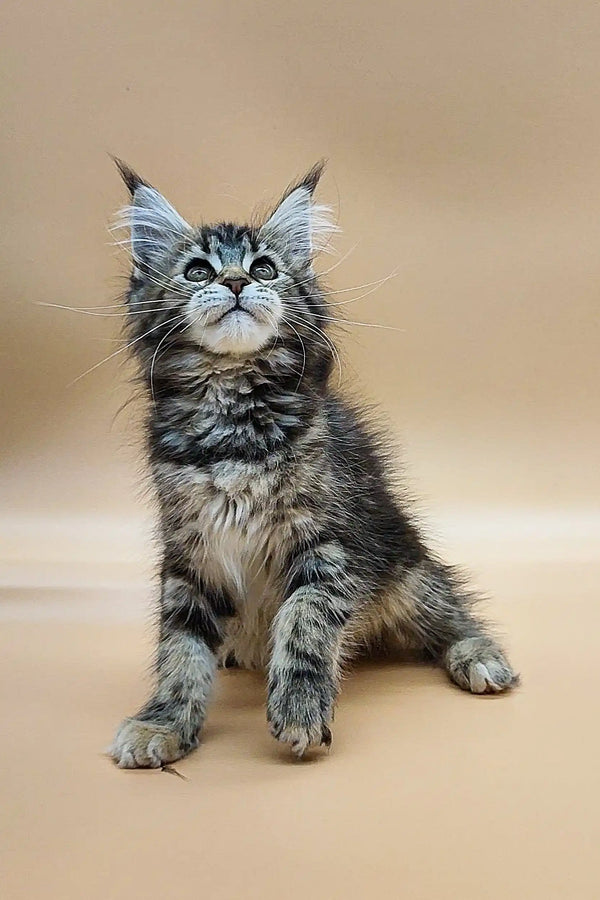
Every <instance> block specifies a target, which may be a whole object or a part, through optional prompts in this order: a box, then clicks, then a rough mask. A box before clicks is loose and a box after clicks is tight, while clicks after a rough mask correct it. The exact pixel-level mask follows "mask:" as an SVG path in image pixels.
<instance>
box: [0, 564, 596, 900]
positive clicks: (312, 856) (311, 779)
mask: <svg viewBox="0 0 600 900" xmlns="http://www.w3.org/2000/svg"><path fill="white" fill-rule="evenodd" d="M480 573H481V575H482V577H483V576H484V577H485V580H486V582H487V584H488V586H489V587H490V589H491V590H493V591H494V593H495V595H496V596H497V597H501V598H502V600H501V601H500V600H499V601H498V602H497V603H496V604H495V605H494V609H493V612H494V613H495V615H496V617H497V618H501V620H502V625H503V630H504V631H505V632H506V633H507V634H508V635H509V636H510V640H509V641H508V643H509V646H510V649H511V654H512V656H513V658H514V660H515V663H516V664H517V665H518V667H519V668H520V670H521V671H522V674H523V686H522V688H521V689H520V690H519V691H518V692H517V693H515V694H513V695H512V696H510V697H503V698H498V699H495V698H475V697H471V696H469V695H466V694H463V693H461V692H460V691H458V690H456V689H453V688H451V687H450V686H448V684H447V683H446V681H445V678H444V676H443V674H442V673H441V672H438V671H435V670H433V669H430V668H427V667H422V666H419V665H395V664H390V665H388V664H386V665H379V664H378V665H367V666H364V667H361V668H360V670H358V671H356V672H355V673H354V674H353V675H352V676H351V677H349V678H348V680H347V682H346V684H345V687H344V691H343V694H342V699H341V702H340V704H339V707H338V711H337V715H336V721H335V728H334V742H333V747H332V750H331V753H330V754H329V755H321V756H319V757H318V758H317V759H316V760H315V761H313V762H303V763H297V762H292V761H291V760H290V759H289V757H288V756H287V754H286V753H285V752H282V751H280V749H279V747H278V745H277V744H276V743H275V742H274V741H273V740H272V739H271V738H270V737H269V736H268V734H267V731H266V728H265V722H264V718H265V716H264V709H263V685H262V681H261V678H260V677H258V676H256V675H253V674H251V673H243V672H225V673H222V674H220V676H219V683H218V689H217V695H216V698H215V702H214V705H213V707H212V710H211V713H210V718H209V722H208V726H207V728H206V732H205V739H204V741H203V743H202V745H201V747H200V749H199V750H198V751H197V752H195V753H194V754H193V755H192V756H190V757H189V758H188V759H186V760H184V761H182V762H180V763H179V764H178V766H177V768H178V770H179V771H180V772H181V774H182V775H184V776H185V778H186V779H187V780H183V779H180V778H178V777H176V776H175V775H173V774H167V773H162V772H122V771H119V770H118V769H116V768H115V767H114V766H113V765H111V763H110V762H109V761H108V760H107V759H106V758H104V757H103V756H102V752H101V751H102V748H103V747H104V746H106V744H107V743H108V741H109V739H110V737H111V735H112V732H113V730H114V728H115V726H116V724H117V722H118V720H119V719H120V718H121V717H122V716H123V715H124V714H127V713H130V712H132V711H133V710H134V709H135V707H136V705H137V704H138V703H139V702H140V701H141V700H142V698H143V695H144V683H143V672H144V667H145V665H146V663H147V654H148V651H149V645H150V633H149V628H148V625H147V624H146V623H144V622H143V621H140V620H137V621H136V620H130V621H126V620H123V621H121V622H118V621H116V620H115V619H114V617H111V619H110V620H108V619H107V620H106V621H102V617H101V615H98V610H97V609H96V611H95V612H94V614H93V615H88V616H87V621H85V618H86V617H85V616H84V614H83V612H82V613H81V615H80V616H79V617H78V618H79V621H76V620H75V619H71V620H69V619H68V615H70V613H68V610H67V614H66V615H65V617H62V618H61V614H60V603H58V604H56V602H55V603H54V607H53V609H54V612H53V614H52V616H45V617H44V616H43V615H42V612H43V609H44V607H43V602H44V603H48V602H49V598H48V597H41V596H40V597H39V602H40V606H39V610H38V611H39V613H40V615H39V616H38V615H36V609H35V605H34V606H31V605H30V604H24V605H23V612H22V613H15V611H14V610H15V607H11V606H10V605H5V606H4V616H3V618H4V621H3V622H2V628H1V642H2V649H1V653H0V666H1V674H0V684H1V685H2V688H3V690H4V691H5V692H6V699H5V703H4V707H3V708H4V710H5V711H4V714H3V719H4V728H3V732H4V736H3V738H2V742H1V751H2V756H3V758H2V760H1V765H0V772H1V773H2V774H1V778H2V791H3V794H4V799H3V801H2V808H3V810H4V813H3V818H4V817H6V818H7V821H6V824H7V825H8V828H7V829H6V832H7V839H5V840H4V844H5V846H7V848H8V851H9V852H8V857H7V860H6V861H5V863H4V865H3V871H4V873H5V875H4V876H3V881H4V888H3V896H4V897H6V898H10V900H17V898H19V900H21V898H28V900H30V898H36V900H37V898H61V900H71V898H90V900H95V898H99V900H100V898H102V900H107V898H108V900H121V898H151V900H154V898H159V897H160V898H169V900H170V898H176V897H177V898H187V897H190V898H191V897H206V898H211V900H220V898H227V900H230V898H231V900H233V898H242V897H243V898H246V897H247V898H257V900H258V898H271V897H281V898H300V897H302V898H304V897H311V898H328V900H335V898H354V897H357V898H358V897H379V898H397V897H406V898H410V900H425V898H427V900H433V898H435V900H444V898H453V900H454V898H457V900H458V898H460V900H471V898H473V900H475V898H477V900H483V898H485V900H496V898H498V900H499V898H503V900H504V898H519V900H521V898H524V900H537V898H544V900H551V898H557V900H558V898H560V900H565V898H568V900H584V898H585V900H592V898H597V897H599V896H600V880H599V877H598V860H597V855H598V837H599V827H598V819H599V799H600V795H599V754H598V738H599V736H600V731H599V727H598V702H597V696H598V686H599V681H600V680H599V678H598V674H599V664H598V631H599V626H600V616H599V612H598V603H597V595H598V575H599V574H600V573H599V567H598V566H597V565H596V566H592V565H590V564H582V563H573V564H569V565H568V566H567V565H559V564H554V565H551V566H549V565H547V564H544V565H542V564H539V565H535V566H534V565H529V566H526V565H512V564H511V565H510V566H508V565H507V566H502V565H501V564H494V565H488V566H485V567H480ZM8 599H9V600H10V599H11V598H10V597H8ZM12 599H14V598H12ZM50 599H53V600H54V601H56V599H57V598H56V597H54V598H50ZM59 599H60V598H59ZM71 599H73V598H71ZM75 599H78V600H79V599H80V598H75ZM93 599H94V598H92V600H93ZM113 599H114V598H113ZM89 600H90V598H89V597H86V598H81V604H80V605H81V610H84V609H86V608H87V606H86V604H87V603H88V601H89ZM42 601H43V602H42ZM125 602H126V599H125V598H124V603H125ZM45 608H46V609H47V608H49V607H45ZM7 610H8V612H7ZM11 610H12V612H11ZM1 613H2V608H1V607H0V614H1ZM18 619H20V620H18ZM44 619H45V620H44Z"/></svg>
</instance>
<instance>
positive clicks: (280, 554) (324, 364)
mask: <svg viewBox="0 0 600 900" xmlns="http://www.w3.org/2000/svg"><path fill="white" fill-rule="evenodd" d="M117 165H118V167H119V169H120V172H121V175H122V177H123V179H124V181H125V183H126V185H127V187H128V188H129V191H130V193H131V205H130V206H129V207H128V208H127V209H126V210H125V211H124V217H123V219H122V220H121V222H122V224H126V225H127V227H128V228H129V229H130V242H131V251H132V257H133V271H132V275H131V282H130V288H129V294H128V324H127V328H128V333H129V338H130V341H131V346H132V347H133V349H134V352H135V356H136V357H137V362H138V364H139V369H140V372H141V376H142V380H143V383H144V385H145V389H146V391H147V393H148V397H149V400H150V402H149V415H148V423H147V434H148V452H149V458H150V465H151V469H152V473H153V478H154V482H155V486H156V492H157V496H158V501H159V507H160V533H161V538H162V544H163V548H164V551H163V558H162V570H161V583H162V590H161V600H160V635H159V640H158V653H157V660H156V688H155V691H154V694H153V695H152V697H151V698H150V699H149V700H148V702H147V703H146V704H145V705H144V706H143V708H142V709H141V710H139V712H137V713H136V714H135V715H134V716H133V717H132V718H128V719H125V721H124V722H123V723H122V725H121V726H120V728H119V730H118V732H117V735H116V737H115V740H114V743H113V745H112V747H111V751H110V752H111V754H112V756H113V758H114V759H115V760H116V762H117V763H118V764H119V766H121V767H123V768H133V767H137V766H151V767H157V766H161V765H163V764H165V763H169V762H172V761H173V760H176V759H179V758H180V757H182V756H184V755H185V754H186V753H188V752H189V751H190V750H192V749H193V748H194V747H195V746H196V745H197V743H198V733H199V731H200V729H201V727H202V723H203V721H204V717H205V714H206V707H207V703H208V698H209V695H210V692H211V686H212V682H213V679H214V676H215V670H216V668H217V665H218V664H219V663H221V664H226V665H239V666H243V667H248V668H264V669H265V670H266V672H267V678H268V699H267V717H268V721H269V726H270V729H271V733H272V734H273V736H274V737H275V738H277V739H278V740H279V741H282V742H284V743H286V744H289V745H290V747H291V749H292V750H293V752H294V753H296V754H297V755H298V756H302V754H303V753H304V752H305V751H306V750H307V749H308V748H310V747H313V746H317V745H319V744H326V745H329V744H330V742H331V732H330V723H331V719H332V716H333V708H334V704H335V700H336V695H337V692H338V687H339V680H340V670H341V667H342V664H343V663H344V662H347V661H349V660H351V659H352V658H355V657H356V656H358V655H359V654H364V653H368V652H369V651H370V650H372V649H375V648H382V647H383V648H390V649H392V648H395V647H399V646H402V647H406V646H410V647H413V648H418V649H419V650H421V651H423V652H424V653H426V654H427V656H428V657H429V658H431V659H433V660H434V661H435V662H436V663H438V664H439V665H441V666H443V667H444V668H445V670H446V671H447V673H448V675H449V677H450V678H451V679H452V681H454V682H455V684H457V685H458V686H459V687H461V688H463V689H464V690H468V691H472V692H473V693H477V694H483V693H492V692H498V691H504V690H506V689H508V688H510V687H512V686H513V685H514V684H516V681H517V677H516V676H515V674H514V673H513V671H512V669H511V667H510V664H509V663H508V661H507V659H506V657H505V655H504V653H503V651H502V649H501V648H500V647H499V646H498V645H497V644H496V643H495V641H494V640H493V639H492V638H491V637H490V636H489V635H488V633H487V630H486V628H485V626H484V624H483V623H482V622H481V621H480V620H479V619H478V618H476V617H475V616H474V615H473V612H472V600H473V597H472V595H471V593H470V592H469V591H468V590H466V589H465V587H464V585H463V583H462V581H461V579H460V577H459V576H458V575H457V574H456V573H455V572H454V571H453V570H452V569H450V568H449V567H447V566H445V565H444V564H443V563H441V562H440V561H439V560H437V559H436V558H435V557H434V556H433V555H432V554H431V553H430V552H429V550H428V549H427V547H426V545H425V543H424V542H423V539H422V537H421V535H420V534H419V532H418V531H417V529H416V527H415V525H414V524H413V523H412V521H411V518H410V515H409V512H408V511H407V509H405V508H404V504H403V503H402V502H401V500H400V499H399V498H398V496H397V495H396V494H395V493H394V491H393V488H392V485H391V477H392V476H391V466H390V464H389V462H388V459H387V456H386V453H385V447H384V443H383V442H382V440H381V438H380V437H378V436H377V435H376V434H375V432H374V431H373V430H372V428H371V427H370V426H369V425H368V423H367V422H366V421H365V419H364V417H363V416H362V415H361V412H360V410H357V409H355V408H353V407H352V406H351V405H349V404H348V403H347V402H346V401H345V400H343V399H341V398H340V397H339V396H337V394H336V393H335V391H334V390H333V389H332V387H331V386H330V385H329V375H330V372H331V369H332V361H333V356H332V347H331V341H330V339H329V338H328V337H326V334H325V332H326V325H327V323H328V322H329V320H330V312H328V306H327V301H326V298H325V295H324V292H323V289H322V287H321V285H320V283H319V279H318V276H317V275H316V273H315V271H314V269H313V259H314V256H315V254H316V253H317V252H318V251H319V250H320V249H322V248H323V247H324V245H325V244H326V243H327V241H328V239H329V238H330V236H331V233H332V230H334V227H333V226H332V225H331V222H330V219H329V218H328V215H327V213H328V210H327V208H326V207H322V206H318V205H315V204H314V203H313V200H312V196H313V193H314V190H315V188H316V186H317V182H318V181H319V178H320V176H321V172H322V169H323V164H322V163H320V164H318V165H316V166H314V168H312V169H311V170H310V172H308V174H307V175H306V176H305V177H304V178H302V179H301V180H300V181H298V182H296V183H295V184H294V185H293V186H292V187H291V188H289V189H288V190H287V191H286V193H285V194H284V196H283V198H282V200H281V201H280V203H279V204H278V205H277V206H276V208H275V209H274V211H273V212H272V213H271V215H270V216H268V217H267V218H266V219H265V220H264V221H262V222H259V223H256V224H253V225H235V224H229V223H227V224H218V225H210V226H208V225H203V226H199V227H193V226H190V225H188V223H187V222H185V221H184V219H182V218H181V216H180V215H179V214H178V213H177V212H176V211H175V209H173V207H172V206H171V205H170V204H169V203H168V202H167V201H166V200H165V199H164V197H162V196H161V194H159V193H158V191H156V190H155V189H154V188H153V187H151V186H150V185H149V184H148V183H147V182H145V181H143V180H142V179H141V178H140V177H139V176H137V175H136V174H135V173H134V172H133V171H132V170H131V169H129V168H128V167H127V166H126V165H125V164H124V163H121V162H120V161H117Z"/></svg>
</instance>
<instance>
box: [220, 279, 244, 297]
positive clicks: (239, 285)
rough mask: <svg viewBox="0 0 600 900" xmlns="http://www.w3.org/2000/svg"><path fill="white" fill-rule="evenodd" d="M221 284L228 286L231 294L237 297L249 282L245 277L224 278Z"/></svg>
mask: <svg viewBox="0 0 600 900" xmlns="http://www.w3.org/2000/svg"><path fill="white" fill-rule="evenodd" d="M223 284H224V285H225V287H228V288H229V290H230V291H231V293H232V294H235V296H236V297H239V296H240V294H241V293H242V290H243V289H244V288H245V287H246V285H247V284H250V281H249V280H248V279H247V278H225V279H224V280H223Z"/></svg>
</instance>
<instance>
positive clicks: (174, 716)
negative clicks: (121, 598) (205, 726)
mask: <svg viewBox="0 0 600 900" xmlns="http://www.w3.org/2000/svg"><path fill="white" fill-rule="evenodd" d="M232 614H233V608H232V604H231V601H230V600H229V598H228V597H227V596H226V594H225V593H224V592H223V591H215V590H212V589H209V588H208V587H207V586H206V585H204V584H203V582H202V580H201V579H199V578H198V577H197V576H196V575H195V574H194V573H193V572H191V571H189V570H188V569H187V568H185V567H182V566H181V565H180V564H175V563H172V564H169V563H166V564H165V566H164V569H163V573H162V591H161V620H160V637H159V643H158V653H157V661H156V681H157V683H156V689H155V692H154V694H153V696H152V697H151V698H150V699H149V700H148V702H147V703H146V704H145V705H144V706H143V707H142V709H141V710H140V711H139V712H137V713H136V714H135V715H134V716H132V717H130V718H127V719H125V720H124V722H123V723H122V724H121V726H120V727H119V729H118V731H117V734H116V736H115V739H114V741H113V744H112V746H111V748H110V751H109V752H110V754H111V756H112V757H113V759H114V760H115V762H116V763H117V764H118V765H119V766H120V767H121V768H124V769H134V768H148V767H149V768H158V767H160V766H162V765H164V764H165V763H169V762H173V761H174V760H176V759H180V758H181V757H182V756H185V755H186V754H187V753H189V751H190V750H192V749H193V748H194V747H196V746H197V743H198V732H199V730H200V728H201V726H202V723H203V721H204V716H205V713H206V706H207V702H208V698H209V695H210V691H211V687H212V683H213V679H214V674H215V669H216V656H215V654H216V651H217V649H218V647H219V645H220V643H221V641H222V637H223V630H224V629H223V625H224V621H223V619H224V617H225V616H228V615H232Z"/></svg>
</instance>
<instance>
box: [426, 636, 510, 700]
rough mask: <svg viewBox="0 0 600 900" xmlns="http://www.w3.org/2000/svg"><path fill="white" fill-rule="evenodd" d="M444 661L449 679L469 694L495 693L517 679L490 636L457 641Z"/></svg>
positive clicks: (507, 687) (508, 686) (504, 689)
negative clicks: (469, 692)
mask: <svg viewBox="0 0 600 900" xmlns="http://www.w3.org/2000/svg"><path fill="white" fill-rule="evenodd" d="M444 664H445V667H446V670H447V672H448V675H449V676H450V678H451V679H452V681H453V682H454V683H455V684H457V685H458V686H459V687H460V688H462V689H463V690H464V691H471V693H472V694H498V693H501V692H502V691H507V690H510V689H511V688H512V687H515V685H517V684H518V683H519V676H518V675H516V674H515V672H514V671H513V669H512V667H511V665H510V663H509V662H508V660H507V658H506V656H505V655H504V652H503V651H502V650H501V649H500V647H499V646H498V645H497V644H496V643H495V642H494V641H493V640H491V638H487V637H471V638H464V639H463V640H462V641H457V642H456V643H455V644H452V646H451V647H450V648H449V649H448V651H447V652H446V656H445V660H444Z"/></svg>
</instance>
